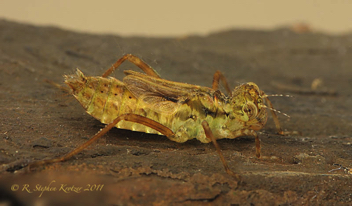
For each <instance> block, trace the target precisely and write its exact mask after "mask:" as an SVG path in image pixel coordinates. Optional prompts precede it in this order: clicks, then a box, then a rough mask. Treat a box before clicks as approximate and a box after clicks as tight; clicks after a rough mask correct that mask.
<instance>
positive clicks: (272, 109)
mask: <svg viewBox="0 0 352 206" xmlns="http://www.w3.org/2000/svg"><path fill="white" fill-rule="evenodd" d="M260 106H262V107H264V108H266V109H270V110H271V111H274V112H277V113H279V114H282V115H284V116H286V117H288V118H291V117H290V115H288V114H286V113H284V112H281V111H279V110H276V109H274V108H270V107H268V106H266V105H264V104H261V105H260Z"/></svg>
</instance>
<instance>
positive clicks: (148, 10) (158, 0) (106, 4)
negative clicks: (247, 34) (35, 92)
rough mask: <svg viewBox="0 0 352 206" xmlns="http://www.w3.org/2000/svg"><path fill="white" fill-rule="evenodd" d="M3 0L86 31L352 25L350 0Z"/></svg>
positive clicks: (42, 21)
mask: <svg viewBox="0 0 352 206" xmlns="http://www.w3.org/2000/svg"><path fill="white" fill-rule="evenodd" d="M214 2H215V1H198V0H193V1H192V0H177V1H165V0H148V1H141V0H137V1H133V0H130V1H128V0H124V1H121V0H117V1H113V0H110V1H109V0H100V1H92V0H91V1H89V0H76V1H75V0H73V1H72V0H29V1H28V0H17V1H16V0H0V18H5V19H8V20H15V21H19V22H24V23H31V24H35V25H53V26H59V27H61V28H64V29H70V30H75V31H81V32H93V33H111V34H119V35H124V36H127V35H144V36H180V35H188V34H200V35H203V34H208V33H210V32H214V31H221V30H226V29H231V28H253V29H272V28H275V27H278V26H285V25H286V26H287V25H292V24H297V23H302V22H304V23H306V24H308V25H309V26H310V27H312V29H314V30H319V31H324V32H330V33H334V34H336V33H344V32H350V31H352V1H348V0H331V1H330V0H311V1H307V0H295V1H282V0H267V1H259V0H257V1H255V0H246V1H245V0H243V1H239V0H232V1H231V0H224V1H217V2H218V3H214Z"/></svg>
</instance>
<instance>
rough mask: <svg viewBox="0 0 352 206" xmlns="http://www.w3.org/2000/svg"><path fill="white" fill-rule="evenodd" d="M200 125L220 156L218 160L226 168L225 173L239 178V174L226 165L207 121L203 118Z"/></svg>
mask: <svg viewBox="0 0 352 206" xmlns="http://www.w3.org/2000/svg"><path fill="white" fill-rule="evenodd" d="M202 126H203V129H204V132H205V135H206V137H207V138H209V139H210V140H211V141H212V143H213V145H214V146H215V148H216V152H217V153H218V155H219V157H220V160H221V162H222V164H223V165H224V168H225V170H226V173H227V174H229V175H231V176H233V177H235V178H236V179H239V176H238V175H237V174H235V173H234V172H232V170H231V169H230V168H229V166H228V165H227V162H226V160H225V158H224V155H223V154H222V152H221V149H220V146H219V145H218V143H217V142H216V139H215V137H214V135H213V133H212V131H211V129H210V127H209V124H208V122H207V121H205V120H204V121H203V122H202Z"/></svg>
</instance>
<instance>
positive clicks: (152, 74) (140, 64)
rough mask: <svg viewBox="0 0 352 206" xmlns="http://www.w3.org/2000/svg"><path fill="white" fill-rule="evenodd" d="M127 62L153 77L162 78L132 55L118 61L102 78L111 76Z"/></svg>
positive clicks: (126, 55)
mask: <svg viewBox="0 0 352 206" xmlns="http://www.w3.org/2000/svg"><path fill="white" fill-rule="evenodd" d="M125 60H128V61H129V62H131V63H133V64H134V65H136V66H137V67H139V68H141V69H142V70H143V71H144V72H145V73H146V74H148V75H149V76H152V77H156V78H160V75H159V74H158V73H157V72H156V71H155V70H154V69H153V68H152V67H151V66H149V65H148V64H147V63H145V62H144V61H143V60H141V59H140V58H138V57H136V56H134V55H132V54H125V55H124V56H123V57H121V58H120V59H119V60H117V61H116V62H115V63H114V64H113V65H112V66H111V67H110V68H109V69H108V70H106V72H105V73H104V74H103V75H102V77H107V76H109V75H110V74H111V73H112V72H113V71H115V70H116V69H117V68H118V67H119V66H120V65H121V64H122V63H123V62H124V61H125Z"/></svg>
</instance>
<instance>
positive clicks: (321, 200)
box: [0, 20, 352, 205]
mask: <svg viewBox="0 0 352 206" xmlns="http://www.w3.org/2000/svg"><path fill="white" fill-rule="evenodd" d="M126 53H131V54H134V55H137V56H139V57H141V58H142V59H143V60H145V62H147V63H148V64H150V65H151V66H152V67H153V68H155V69H156V70H157V71H158V72H159V73H160V75H161V76H162V77H163V78H165V79H168V80H173V81H179V82H187V83H192V84H199V85H203V86H211V82H212V76H213V74H214V73H215V71H216V70H221V71H222V72H223V73H224V74H225V75H226V77H227V79H228V81H229V83H230V85H231V86H232V87H234V86H236V85H238V84H240V83H244V82H249V81H251V82H255V83H257V84H258V86H259V87H260V88H261V89H262V90H263V91H265V92H266V93H267V94H291V95H293V96H294V97H293V98H285V97H272V98H271V100H272V102H273V104H274V107H275V108H276V109H277V110H280V111H282V112H285V113H287V114H289V115H290V116H291V118H287V117H285V116H283V115H279V118H280V121H281V124H282V127H283V128H284V129H286V130H288V131H292V130H296V131H300V132H302V135H297V136H280V135H276V134H275V125H274V123H273V121H272V118H269V120H268V123H267V125H266V127H265V130H262V131H261V132H260V133H259V136H260V138H261V142H262V159H257V158H256V157H255V143H254V138H253V137H240V138H237V139H235V140H220V141H219V144H220V146H221V148H222V151H223V153H224V155H225V158H226V159H227V161H228V163H229V165H230V167H231V168H232V170H233V171H234V172H236V173H237V174H239V175H240V176H241V181H237V180H235V179H233V178H232V177H231V176H229V175H227V174H226V172H225V171H224V169H223V167H222V164H221V162H220V161H219V157H218V156H217V154H216V150H215V148H214V147H213V145H212V144H202V143H200V142H197V141H196V140H194V141H188V142H186V143H184V144H178V143H175V142H172V141H170V140H168V139H167V138H166V137H164V136H159V135H148V134H144V133H138V132H131V131H126V130H118V129H112V130H111V131H110V132H109V133H108V134H107V135H105V136H104V137H103V138H102V139H101V140H99V141H98V142H97V143H96V144H94V145H93V146H90V147H89V148H88V149H86V150H84V151H83V152H82V153H80V154H78V155H76V156H75V157H74V158H72V159H71V160H69V161H67V162H64V163H59V164H53V165H48V166H46V167H42V168H38V169H36V170H35V171H32V172H30V173H25V172H24V171H23V170H16V171H15V169H16V168H10V169H8V168H7V167H5V166H6V165H7V164H11V163H13V162H15V161H23V160H25V161H26V160H34V159H35V160H39V159H45V158H52V157H58V156H61V155H63V154H65V153H67V152H69V151H70V150H72V149H74V148H75V147H77V146H78V145H80V144H82V143H83V142H85V141H86V140H87V139H88V138H90V137H91V136H93V135H94V134H95V133H96V132H98V131H99V129H100V128H102V127H103V126H104V125H103V124H101V123H100V122H98V121H97V120H95V119H94V118H92V117H91V116H89V115H88V114H86V113H85V111H84V110H83V108H82V107H81V106H80V105H79V104H78V103H77V102H76V101H75V100H74V98H73V97H71V96H70V95H68V94H66V93H64V92H62V91H60V90H58V89H57V88H55V87H52V86H51V85H49V84H47V83H45V82H44V80H45V79H48V80H51V81H54V82H57V83H61V82H62V81H63V77H62V75H64V74H71V73H73V72H74V71H75V68H80V69H81V70H82V71H83V72H84V73H85V74H87V75H94V76H99V75H101V74H103V73H104V71H105V70H106V69H107V68H108V67H109V66H110V65H111V64H112V63H114V62H115V61H116V60H117V59H118V58H119V57H121V56H122V55H123V54H126ZM131 68H134V69H135V70H137V71H138V68H136V67H135V66H134V65H132V64H130V63H124V64H123V65H122V67H121V69H120V71H119V72H115V73H114V74H113V76H115V77H117V78H120V79H121V78H122V77H123V74H122V72H121V71H122V70H124V69H131ZM317 79H321V80H322V81H323V83H322V84H321V86H319V87H318V88H317V89H316V90H312V89H311V84H312V82H318V81H317ZM351 87H352V35H344V36H329V35H326V34H321V33H301V34H299V33H295V32H293V31H291V30H289V29H278V30H274V31H251V30H231V31H224V32H218V33H213V34H210V35H208V36H187V37H183V38H145V37H120V36H115V35H93V34H83V33H75V32H72V31H65V30H62V29H58V28H53V27H34V26H30V25H24V24H18V23H13V22H9V21H5V20H0V108H1V112H0V119H1V125H0V136H1V139H0V141H1V145H0V151H1V152H0V164H3V166H2V168H1V173H0V176H1V177H0V186H1V189H0V190H1V195H0V198H2V199H6V198H12V201H21V202H23V203H25V204H28V205H38V204H42V205H62V204H65V203H72V205H98V204H100V205H132V204H133V205H136V204H137V205H138V204H141V205H142V204H147V205H166V204H168V205H206V204H209V205H220V204H224V205H230V204H233V205H251V204H252V205H269V204H270V205H279V204H280V205H290V204H307V205H308V204H315V205H331V204H333V203H335V204H336V203H340V204H348V203H351V198H352V194H351V191H352V181H351V177H352V176H351V174H348V173H346V172H344V171H343V170H338V171H333V172H329V170H331V169H334V168H338V166H334V165H333V164H334V163H337V164H342V165H343V166H345V167H349V166H351V165H352V161H351V159H352V148H351V147H352V144H351V143H352V135H351V131H352V130H351V126H352V125H351V122H352V112H351V111H352V110H351V106H352V98H351ZM25 161H24V162H25ZM4 165H5V166H4ZM14 184H17V185H18V187H17V186H16V185H14ZM26 184H27V185H28V186H27V187H26ZM49 185H50V187H49ZM102 185H103V187H102ZM39 186H42V187H43V188H42V189H45V188H44V187H46V188H51V190H54V189H53V188H56V191H44V192H43V193H42V195H41V192H40V191H36V190H41V189H40V187H39ZM73 186H74V187H75V188H76V192H75V191H71V192H69V191H68V190H67V189H65V187H70V188H71V189H74V188H73ZM78 187H82V189H81V192H80V193H77V192H78V191H77V190H78V189H77V188H78ZM101 187H102V188H101ZM16 188H17V191H12V190H16ZM26 188H27V189H28V190H27V189H26ZM11 189H12V190H11ZM84 189H89V190H93V191H82V190H84ZM30 192H32V193H30ZM66 192H67V193H66ZM40 195H41V197H39V196H40Z"/></svg>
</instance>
